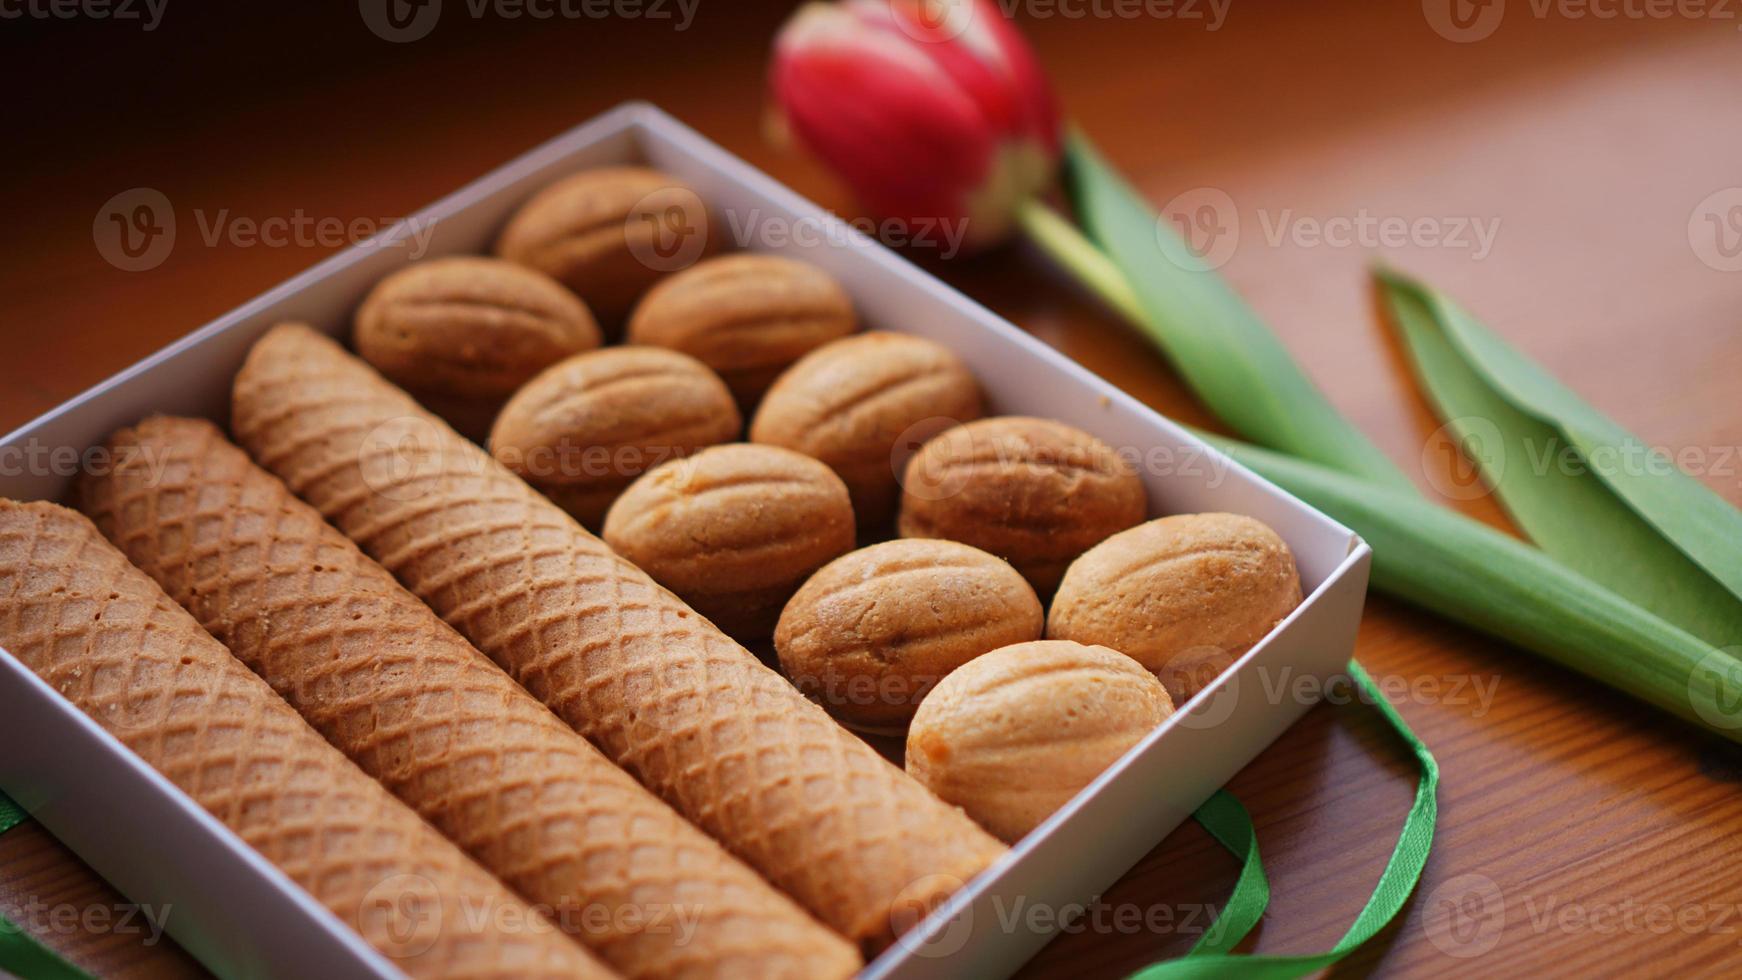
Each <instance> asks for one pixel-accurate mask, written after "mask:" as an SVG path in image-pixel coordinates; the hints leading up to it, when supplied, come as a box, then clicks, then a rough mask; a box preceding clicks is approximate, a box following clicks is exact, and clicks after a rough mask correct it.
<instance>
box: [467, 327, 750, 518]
mask: <svg viewBox="0 0 1742 980" xmlns="http://www.w3.org/2000/svg"><path fill="white" fill-rule="evenodd" d="M742 427H743V419H742V417H741V416H740V415H739V414H738V406H737V404H736V403H734V402H733V401H732V393H731V392H729V391H727V390H726V385H725V383H724V382H722V381H721V380H720V379H719V377H718V376H717V375H715V374H714V372H712V371H710V370H708V368H707V366H706V365H704V364H702V363H701V362H700V361H698V360H696V359H695V358H693V357H689V356H688V355H685V354H679V353H677V352H676V351H669V350H665V349H663V348H659V347H609V348H606V349H605V350H599V351H592V352H590V353H586V354H582V355H580V356H578V357H572V358H570V359H568V360H566V361H563V362H562V363H560V364H557V365H555V366H554V367H552V368H550V369H549V370H547V371H545V372H544V373H543V374H540V375H539V376H538V377H536V378H533V379H532V380H531V381H530V382H528V383H527V385H526V387H524V388H522V389H520V391H518V392H516V393H515V395H514V397H513V398H511V399H509V401H508V404H507V405H505V406H503V409H502V413H501V414H500V415H499V416H498V417H497V419H496V426H495V428H493V429H492V430H491V432H490V451H491V453H492V454H494V455H495V457H496V459H497V461H498V462H500V463H502V465H504V466H506V467H508V468H509V469H510V470H513V471H514V472H515V473H517V474H519V475H520V477H521V478H522V479H524V480H526V482H528V483H530V484H532V485H533V486H535V487H537V488H538V489H539V490H540V491H541V492H542V493H544V495H545V496H547V497H549V498H551V499H552V500H554V501H556V503H557V504H559V505H561V506H562V508H563V509H564V510H567V511H568V512H569V513H570V514H573V515H574V516H575V519H576V520H578V521H580V522H581V523H582V524H585V525H587V526H588V527H590V528H594V529H597V528H598V527H599V526H600V524H602V523H603V522H604V520H605V512H606V511H607V510H609V509H610V508H611V503H612V501H614V500H616V499H617V495H618V494H620V493H622V492H623V489H624V488H625V487H627V486H629V484H630V483H633V482H634V481H635V478H636V477H638V476H640V475H641V474H643V473H645V472H647V471H648V470H650V469H652V468H653V467H655V466H658V465H659V464H661V463H664V462H666V461H667V460H671V459H676V458H678V457H682V456H687V455H689V454H691V453H694V452H695V451H697V450H699V449H702V448H704V447H707V446H713V445H718V444H719V443H722V442H730V441H731V440H733V439H736V438H738V432H739V430H740V429H741V428H742Z"/></svg>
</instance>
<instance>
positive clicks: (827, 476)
mask: <svg viewBox="0 0 1742 980" xmlns="http://www.w3.org/2000/svg"><path fill="white" fill-rule="evenodd" d="M605 543H606V544H609V545H610V546H611V548H612V549H613V550H614V551H616V552H617V553H618V554H620V555H622V556H623V557H624V558H627V559H629V560H630V561H632V562H634V563H635V564H636V565H638V566H640V568H641V570H642V571H645V572H646V573H647V574H649V575H651V576H653V579H654V581H656V582H658V583H659V584H660V585H663V586H665V587H666V588H668V589H670V590H671V591H673V592H675V593H677V595H678V597H679V598H681V599H683V600H684V601H685V602H687V603H689V604H690V607H691V608H693V609H695V611H696V612H699V613H701V614H702V615H703V616H706V617H708V619H710V620H712V621H713V623H714V625H715V626H718V627H719V628H720V629H721V630H722V631H723V632H725V633H726V634H727V635H728V636H731V637H732V638H733V639H736V640H737V641H738V642H740V643H755V642H763V641H766V640H767V639H768V636H769V634H770V633H772V632H773V630H774V623H775V620H776V619H777V618H779V616H780V609H781V607H782V606H783V605H785V604H786V600H787V599H788V598H790V597H791V596H792V594H793V592H794V591H796V590H797V589H798V587H799V585H800V584H801V583H803V582H804V580H805V579H806V578H807V577H809V576H810V574H811V573H812V572H814V571H816V570H817V569H818V568H821V567H822V566H823V565H824V564H826V563H827V562H828V561H830V560H831V559H833V558H835V557H836V556H838V555H841V554H844V553H846V552H847V551H849V550H851V549H852V547H853V507H852V504H851V503H849V502H848V499H847V488H846V486H845V485H843V484H842V483H841V479H840V477H837V476H836V475H835V474H834V473H833V472H831V471H830V470H829V468H828V467H827V466H824V465H823V464H821V463H819V462H817V461H816V460H814V459H811V458H810V457H809V456H805V455H803V454H800V453H795V452H793V451H791V450H789V449H780V448H778V447H775V446H752V445H749V444H747V443H737V444H733V445H729V446H715V447H714V448H712V449H704V450H702V451H701V452H699V453H697V454H695V455H694V456H691V457H689V458H688V459H681V460H674V461H672V462H670V463H666V464H664V465H662V466H659V467H657V468H655V469H653V470H650V471H648V473H647V475H645V476H643V477H642V478H641V479H639V480H637V481H635V483H633V484H632V485H631V486H630V487H629V489H628V490H625V491H624V492H623V496H621V497H619V498H617V502H616V503H615V504H613V505H612V507H611V512H610V513H609V514H607V515H606V517H605Z"/></svg>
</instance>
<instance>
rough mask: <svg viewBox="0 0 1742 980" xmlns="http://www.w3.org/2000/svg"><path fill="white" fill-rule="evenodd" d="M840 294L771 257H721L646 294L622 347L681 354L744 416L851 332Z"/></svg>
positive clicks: (826, 280) (816, 275) (819, 276)
mask: <svg viewBox="0 0 1742 980" xmlns="http://www.w3.org/2000/svg"><path fill="white" fill-rule="evenodd" d="M856 326H857V320H856V319H855V317H854V314H853V303H852V300H850V299H848V297H847V291H846V290H844V289H842V288H841V285H840V283H837V282H835V280H834V277H832V276H830V275H829V274H828V273H826V272H824V271H823V270H821V269H819V268H817V267H816V266H814V265H810V264H808V263H805V262H800V261H798V260H796V259H788V258H782V257H781V256H778V255H749V254H742V255H723V256H721V257H719V258H716V259H708V260H707V261H705V262H699V263H697V264H696V265H695V267H694V268H691V269H688V270H686V271H684V272H681V273H679V274H677V275H674V276H672V277H671V278H670V279H668V280H666V281H665V282H662V283H660V284H659V285H658V286H656V287H654V288H653V289H651V290H649V291H648V293H647V296H646V298H645V299H643V300H642V301H641V303H640V305H638V306H637V307H636V308H635V314H634V316H632V317H631V318H630V320H629V338H628V339H629V342H630V343H632V344H652V345H654V346H657V347H669V348H671V349H672V350H680V351H683V352H684V353H686V354H689V355H692V356H694V357H696V358H697V359H699V360H700V361H701V362H702V363H703V364H706V365H707V366H709V367H711V368H713V369H714V370H715V371H717V372H719V374H720V377H722V378H724V379H725V380H726V385H727V387H729V388H731V389H732V393H733V394H734V395H736V396H737V397H738V404H739V405H740V406H742V407H743V408H744V409H745V410H746V411H749V410H750V409H753V408H755V407H756V402H757V400H758V399H760V398H761V397H762V393H763V392H764V391H766V390H767V388H768V386H769V385H770V384H772V383H773V382H774V379H775V378H776V377H777V376H779V374H780V372H782V371H784V370H786V369H787V367H788V366H789V365H791V364H792V363H793V362H794V361H796V360H798V359H799V358H801V357H803V356H804V355H806V354H808V353H810V352H811V351H813V350H815V349H816V348H818V347H821V346H822V345H824V344H826V343H828V342H829V341H831V340H834V339H836V338H838V337H845V336H846V335H847V334H850V333H852V332H853V330H854V328H855V327H856Z"/></svg>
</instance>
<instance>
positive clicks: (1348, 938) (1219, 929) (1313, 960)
mask: <svg viewBox="0 0 1742 980" xmlns="http://www.w3.org/2000/svg"><path fill="white" fill-rule="evenodd" d="M1349 676H1350V677H1351V678H1352V679H1353V680H1354V681H1355V683H1356V685H1357V686H1359V687H1360V688H1361V690H1363V691H1365V692H1366V693H1367V695H1368V696H1369V697H1370V698H1372V701H1373V704H1374V706H1375V707H1377V708H1378V709H1379V713H1380V714H1381V715H1383V716H1384V718H1385V720H1386V721H1388V722H1390V723H1391V727H1392V728H1393V729H1394V730H1395V731H1396V732H1397V734H1398V736H1399V737H1401V738H1402V739H1403V741H1404V742H1405V743H1406V744H1407V745H1408V746H1409V748H1410V751H1412V752H1413V753H1415V759H1416V762H1417V763H1418V764H1420V766H1421V782H1420V783H1418V784H1417V785H1416V789H1415V803H1414V804H1413V805H1412V806H1411V807H1410V808H1409V817H1408V818H1407V819H1406V820H1405V821H1404V823H1403V832H1402V833H1400V834H1399V835H1398V838H1397V847H1396V848H1394V849H1393V850H1392V852H1391V860H1390V861H1388V862H1387V863H1386V865H1385V872H1384V873H1383V874H1381V875H1380V876H1379V883H1378V884H1377V885H1375V886H1374V888H1373V895H1372V897H1371V898H1369V899H1367V905H1366V907H1365V908H1363V909H1362V910H1361V914H1360V915H1357V916H1356V917H1355V924H1354V925H1352V926H1350V927H1349V931H1348V932H1346V933H1344V934H1343V938H1342V939H1340V940H1338V941H1337V944H1336V945H1335V946H1333V947H1331V949H1330V950H1329V951H1327V952H1324V953H1311V954H1306V955H1300V956H1269V955H1266V956H1252V955H1239V954H1235V953H1230V952H1229V950H1231V949H1233V948H1234V947H1235V946H1236V945H1238V944H1239V942H1240V940H1241V939H1243V938H1245V936H1246V934H1247V933H1248V932H1250V931H1251V930H1252V927H1253V926H1254V925H1255V924H1257V922H1258V919H1259V917H1261V916H1262V915H1263V914H1264V909H1265V906H1267V905H1268V904H1269V903H1270V885H1269V882H1268V881H1267V880H1266V879H1265V877H1264V870H1263V867H1262V865H1260V863H1259V860H1258V837H1257V835H1256V834H1255V833H1254V831H1253V829H1252V818H1251V816H1250V815H1248V814H1247V812H1246V808H1245V807H1243V806H1241V805H1240V802H1239V801H1238V800H1236V799H1234V797H1233V796H1232V795H1231V794H1229V793H1228V791H1227V790H1219V791H1217V793H1216V795H1215V796H1212V797H1210V799H1209V801H1208V802H1206V803H1205V804H1204V805H1203V806H1201V807H1199V808H1198V812H1197V813H1196V814H1194V816H1195V817H1196V818H1197V821H1198V822H1199V823H1201V824H1203V825H1204V829H1206V830H1208V831H1209V832H1210V833H1211V835H1213V836H1214V837H1215V838H1216V839H1217V840H1218V841H1221V843H1222V846H1224V847H1226V848H1228V850H1230V851H1232V852H1234V854H1235V855H1236V856H1239V857H1241V858H1242V859H1243V860H1244V862H1245V866H1244V867H1243V868H1242V869H1241V871H1240V879H1239V880H1238V881H1236V882H1235V883H1234V891H1233V894H1231V895H1229V896H1228V905H1227V907H1226V908H1225V909H1223V911H1222V915H1221V916H1220V917H1219V918H1218V919H1217V920H1216V922H1215V924H1214V925H1213V926H1212V927H1211V928H1210V929H1209V930H1208V931H1206V932H1205V933H1204V935H1203V936H1201V937H1199V939H1198V942H1197V945H1195V946H1193V947H1192V950H1191V952H1189V953H1187V954H1186V955H1185V956H1184V957H1182V958H1180V959H1177V960H1169V961H1167V962H1165V963H1157V964H1155V965H1153V966H1148V967H1144V968H1143V969H1141V970H1139V971H1137V972H1136V973H1134V974H1132V975H1131V977H1130V978H1129V980H1181V978H1199V977H1232V976H1238V977H1241V978H1242V980H1245V978H1250V977H1263V978H1266V980H1284V978H1288V977H1298V976H1303V975H1305V974H1308V973H1312V972H1313V971H1315V970H1321V969H1324V968H1325V967H1327V966H1330V965H1331V964H1332V963H1335V962H1337V961H1338V960H1340V959H1342V958H1343V957H1345V956H1347V955H1349V954H1350V953H1352V952H1354V951H1355V950H1356V949H1358V948H1360V946H1361V944H1363V943H1365V942H1367V941H1368V940H1369V939H1372V938H1373V937H1374V936H1376V935H1378V934H1379V932H1380V930H1382V929H1384V928H1385V926H1386V925H1387V924H1388V923H1390V922H1391V920H1392V919H1393V918H1394V917H1395V916H1396V915H1397V913H1398V912H1399V911H1400V910H1401V909H1402V908H1403V905H1404V903H1405V902H1407V901H1408V900H1409V895H1410V892H1412V891H1414V890H1415V884H1416V882H1417V881H1420V880H1421V870H1422V868H1423V867H1424V866H1425V865H1426V864H1427V855H1428V851H1429V849H1431V848H1432V847H1433V839H1434V824H1435V822H1436V819H1437V816H1438V813H1439V808H1438V804H1437V802H1436V797H1435V793H1436V792H1437V791H1438V789H1439V784H1440V767H1439V763H1437V762H1435V761H1434V757H1433V753H1432V752H1430V751H1428V747H1427V746H1426V745H1425V744H1423V743H1422V740H1421V738H1420V737H1419V736H1417V735H1416V734H1415V732H1413V731H1411V730H1410V727H1409V725H1408V724H1407V723H1405V722H1404V720H1403V716H1401V715H1399V714H1398V713H1397V709H1395V708H1393V707H1392V706H1391V702H1389V701H1387V700H1385V697H1384V695H1382V694H1380V693H1379V689H1378V688H1377V687H1376V686H1375V685H1374V684H1373V678H1372V677H1369V676H1368V674H1367V671H1365V670H1363V669H1362V668H1361V665H1360V664H1358V663H1356V662H1355V661H1353V660H1351V661H1349Z"/></svg>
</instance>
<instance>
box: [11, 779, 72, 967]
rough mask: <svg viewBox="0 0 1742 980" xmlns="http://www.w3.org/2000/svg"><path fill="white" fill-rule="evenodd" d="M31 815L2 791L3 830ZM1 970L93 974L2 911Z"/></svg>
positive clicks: (16, 824) (14, 825)
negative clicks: (77, 965) (37, 938)
mask: <svg viewBox="0 0 1742 980" xmlns="http://www.w3.org/2000/svg"><path fill="white" fill-rule="evenodd" d="M29 816H30V814H28V813H25V812H24V808H23V807H21V806H19V805H18V804H17V803H14V802H13V801H12V798H11V797H10V796H7V795H6V794H5V793H0V834H4V833H5V832H7V831H8V830H11V829H12V828H13V827H16V826H18V825H19V824H21V823H23V822H24V821H25V820H26V819H27V818H29ZM0 973H5V974H9V975H11V976H15V977H22V978H24V980H91V976H90V974H88V973H86V972H85V971H83V970H81V969H79V968H78V967H76V966H74V965H72V964H71V963H68V962H67V961H66V960H63V959H61V958H60V956H59V955H58V954H57V953H55V951H54V950H52V949H49V948H48V947H47V946H44V945H43V944H41V943H39V942H37V941H36V938H35V937H33V936H31V935H30V933H27V932H25V931H24V928H23V927H22V926H19V925H16V924H14V923H13V922H11V921H10V920H8V919H7V918H6V917H5V916H4V915H0Z"/></svg>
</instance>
